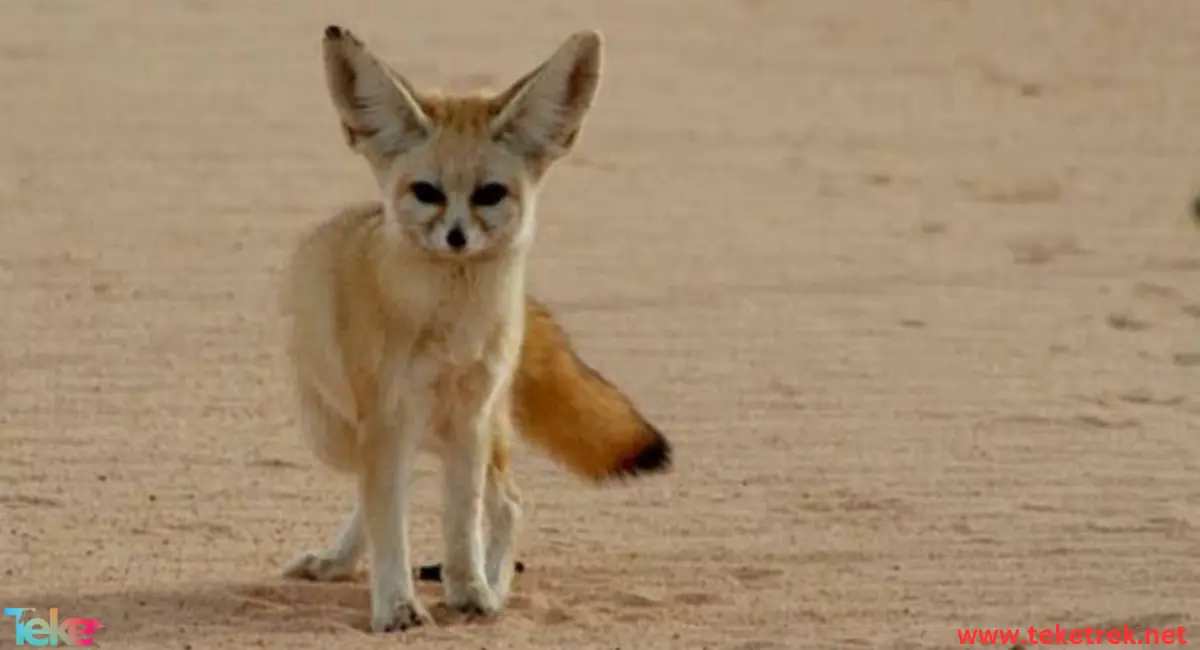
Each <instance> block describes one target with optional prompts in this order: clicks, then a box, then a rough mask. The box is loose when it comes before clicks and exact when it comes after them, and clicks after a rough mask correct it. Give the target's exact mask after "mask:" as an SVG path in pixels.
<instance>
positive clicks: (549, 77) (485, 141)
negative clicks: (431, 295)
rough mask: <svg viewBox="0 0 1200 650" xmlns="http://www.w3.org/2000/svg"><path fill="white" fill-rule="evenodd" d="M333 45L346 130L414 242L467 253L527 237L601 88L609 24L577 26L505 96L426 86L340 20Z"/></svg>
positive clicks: (330, 68)
mask: <svg viewBox="0 0 1200 650" xmlns="http://www.w3.org/2000/svg"><path fill="white" fill-rule="evenodd" d="M324 50H325V70H326V79H327V81H328V83H329V90H330V94H331V95H332V98H333V103H334V106H335V107H336V108H337V110H338V114H339V117H340V118H341V122H342V130H343V133H344V135H345V136H346V141H347V143H348V144H349V145H350V146H351V148H353V149H354V150H355V151H357V152H359V153H360V154H362V155H363V157H364V158H366V159H367V161H368V162H369V163H370V165H371V168H372V170H373V171H374V173H375V177H376V179H377V180H378V182H379V187H380V191H381V193H382V200H383V204H384V209H385V212H386V214H387V216H388V219H389V220H391V223H392V225H394V227H395V228H396V230H397V232H399V233H400V234H401V237H402V238H403V240H404V241H406V242H408V243H410V244H412V245H414V246H416V247H417V248H419V249H420V250H423V251H425V252H427V253H429V254H432V255H434V256H436V257H441V258H446V259H460V260H466V259H470V258H473V257H476V256H478V255H483V254H487V253H489V252H497V251H501V250H505V249H510V248H513V247H519V246H524V245H525V244H527V243H528V242H529V240H530V239H531V238H532V235H533V231H534V206H535V202H536V195H537V190H538V187H539V184H540V182H541V180H542V178H543V177H544V175H545V173H546V171H547V170H548V169H549V167H550V165H551V164H552V163H553V162H554V161H555V160H557V159H558V158H560V157H562V156H563V155H565V154H566V153H567V152H568V151H570V149H571V147H572V146H573V145H574V143H575V141H576V139H577V138H578V135H579V132H580V130H581V128H582V125H583V119H584V116H585V114H586V113H587V111H588V109H589V108H590V107H591V105H592V102H593V100H594V99H595V95H596V91H597V88H598V86H599V82H600V65H601V40H600V36H599V34H597V33H595V32H579V33H576V34H574V35H572V36H571V38H569V39H568V40H567V41H566V42H565V43H564V44H563V45H562V46H561V47H559V49H558V51H556V52H555V53H554V54H553V55H552V56H551V57H550V58H549V59H548V60H546V62H545V63H543V64H542V65H540V66H538V67H537V68H535V69H534V70H533V71H532V72H530V73H528V74H526V75H525V76H524V77H522V78H521V79H520V80H518V81H517V82H516V83H514V84H513V85H512V86H510V87H509V88H508V89H507V90H505V91H504V92H502V93H499V94H496V95H486V94H480V95H473V96H441V95H436V94H433V93H419V92H417V90H416V89H415V88H413V86H412V85H411V84H410V83H409V82H408V81H407V80H405V78H404V77H403V76H401V75H400V74H398V73H397V72H396V71H394V70H392V69H391V68H390V67H388V66H387V65H385V64H384V63H382V62H381V61H379V60H378V59H377V58H375V57H374V56H373V55H372V54H371V53H370V52H369V51H368V50H367V49H366V47H365V46H364V45H363V43H362V42H361V41H360V40H359V39H358V38H356V37H355V36H354V35H353V34H351V33H350V32H349V31H348V30H345V29H342V28H339V27H335V26H331V27H329V28H327V29H326V30H325V42H324Z"/></svg>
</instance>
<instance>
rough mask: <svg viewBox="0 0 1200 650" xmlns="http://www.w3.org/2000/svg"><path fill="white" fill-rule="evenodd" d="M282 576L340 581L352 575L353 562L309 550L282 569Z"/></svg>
mask: <svg viewBox="0 0 1200 650" xmlns="http://www.w3.org/2000/svg"><path fill="white" fill-rule="evenodd" d="M283 577H285V578H289V579H291V580H310V581H312V582H342V581H346V580H350V579H352V578H353V577H354V563H353V562H344V561H342V560H340V558H334V557H329V555H328V554H327V553H326V552H324V551H309V552H307V553H304V554H303V555H301V556H300V557H298V558H296V559H295V560H292V562H291V563H290V564H288V565H287V566H286V567H285V568H284V569H283Z"/></svg>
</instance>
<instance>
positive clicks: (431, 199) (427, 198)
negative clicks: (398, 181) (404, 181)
mask: <svg viewBox="0 0 1200 650" xmlns="http://www.w3.org/2000/svg"><path fill="white" fill-rule="evenodd" d="M408 189H409V191H411V192H412V195H413V196H414V197H416V199H417V200H418V201H420V202H421V203H425V204H427V205H442V204H444V203H445V202H446V195H445V194H443V193H442V191H441V190H440V189H438V188H437V186H436V185H434V184H433V183H426V182H425V181H417V182H416V183H413V184H412V186H410V187H409V188H408Z"/></svg>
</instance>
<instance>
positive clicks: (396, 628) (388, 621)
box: [371, 598, 433, 634]
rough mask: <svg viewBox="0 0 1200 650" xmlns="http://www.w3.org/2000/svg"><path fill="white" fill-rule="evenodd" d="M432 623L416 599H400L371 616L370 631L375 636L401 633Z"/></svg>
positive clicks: (430, 617) (423, 607)
mask: <svg viewBox="0 0 1200 650" xmlns="http://www.w3.org/2000/svg"><path fill="white" fill-rule="evenodd" d="M432 622H433V617H432V616H430V615H429V612H428V611H426V610H425V606H424V605H422V604H421V603H420V602H419V601H417V599H416V598H401V599H400V600H398V601H396V603H395V604H393V605H391V606H388V607H385V608H383V609H382V610H380V611H376V612H375V613H374V614H372V615H371V630H372V631H373V632H375V633H376V634H386V633H388V632H403V631H405V630H408V629H411V628H414V627H420V626H422V625H427V624H429V623H432Z"/></svg>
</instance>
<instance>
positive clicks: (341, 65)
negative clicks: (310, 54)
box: [323, 25, 432, 158]
mask: <svg viewBox="0 0 1200 650" xmlns="http://www.w3.org/2000/svg"><path fill="white" fill-rule="evenodd" d="M323 46H324V47H323V49H324V53H325V81H326V82H327V83H328V84H329V94H330V96H331V97H332V98H333V104H334V106H335V107H336V108H337V111H338V116H339V117H340V118H341V121H342V132H343V134H344V135H345V136H346V144H348V145H350V148H351V149H354V150H355V151H358V152H359V153H361V154H363V155H365V156H367V157H369V158H377V157H383V156H387V155H394V154H397V153H400V152H402V151H404V150H406V149H408V148H409V147H411V146H412V145H413V144H415V143H416V142H419V141H420V140H421V139H422V138H424V137H426V136H427V135H428V134H429V133H430V132H431V131H432V127H431V122H430V120H429V116H427V115H426V114H425V112H424V111H423V110H422V109H421V106H420V104H419V103H418V101H417V94H416V92H415V91H413V89H412V86H411V85H409V83H408V82H407V81H406V80H405V79H404V78H403V77H401V76H400V75H398V74H396V72H395V71H393V70H391V69H390V68H389V67H387V66H386V65H384V64H383V63H382V62H380V61H378V60H377V59H376V58H375V57H374V56H373V55H372V54H371V53H370V52H368V51H367V48H366V46H365V45H363V43H362V41H360V40H358V38H357V37H356V36H354V34H351V33H350V30H347V29H343V28H341V27H338V26H336V25H330V26H329V27H327V28H325V40H324V44H323Z"/></svg>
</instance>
